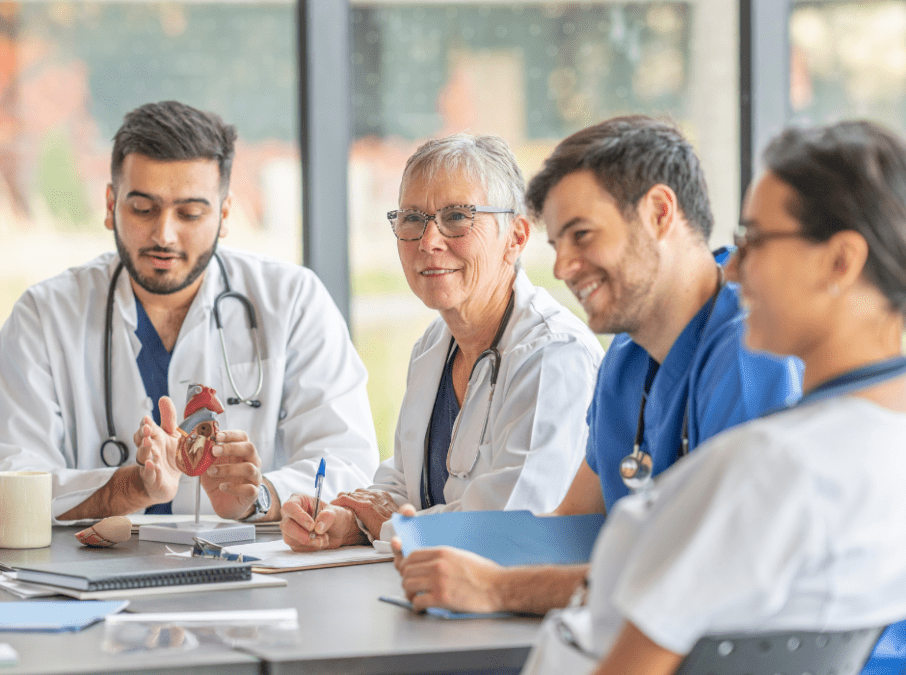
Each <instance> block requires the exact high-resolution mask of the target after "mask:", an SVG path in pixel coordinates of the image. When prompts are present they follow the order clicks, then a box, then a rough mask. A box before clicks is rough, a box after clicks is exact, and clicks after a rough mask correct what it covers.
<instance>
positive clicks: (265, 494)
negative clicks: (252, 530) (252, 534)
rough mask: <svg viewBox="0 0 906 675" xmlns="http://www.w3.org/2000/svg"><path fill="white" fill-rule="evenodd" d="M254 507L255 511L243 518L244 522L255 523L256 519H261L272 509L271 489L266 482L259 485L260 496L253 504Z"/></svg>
mask: <svg viewBox="0 0 906 675" xmlns="http://www.w3.org/2000/svg"><path fill="white" fill-rule="evenodd" d="M252 508H253V511H252V512H251V514H249V515H248V516H246V517H245V518H243V519H242V520H243V522H246V523H254V522H255V521H256V520H261V519H262V518H264V516H266V515H267V512H268V511H270V510H271V491H270V490H268V489H267V485H266V484H265V483H264V482H262V483H261V485H259V486H258V497H257V499H255V502H254V504H252Z"/></svg>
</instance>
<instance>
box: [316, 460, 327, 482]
mask: <svg viewBox="0 0 906 675" xmlns="http://www.w3.org/2000/svg"><path fill="white" fill-rule="evenodd" d="M326 468H327V467H326V465H325V462H324V458H323V457H322V458H321V463H320V464H319V465H318V473H317V475H316V476H315V487H318V483H320V482H321V480H322V479H323V478H324V473H325V470H326Z"/></svg>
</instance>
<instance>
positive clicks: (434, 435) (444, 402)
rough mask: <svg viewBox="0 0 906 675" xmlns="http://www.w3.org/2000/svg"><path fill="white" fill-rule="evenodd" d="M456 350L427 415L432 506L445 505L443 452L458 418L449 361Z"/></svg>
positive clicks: (444, 452)
mask: <svg viewBox="0 0 906 675" xmlns="http://www.w3.org/2000/svg"><path fill="white" fill-rule="evenodd" d="M457 351H459V347H458V346H456V347H454V348H453V352H452V353H451V354H450V356H449V357H448V358H447V364H446V366H444V372H443V375H441V378H440V385H438V387H437V397H436V398H435V399H434V410H433V411H432V412H431V431H430V435H429V437H428V459H429V461H428V485H427V488H428V490H427V491H428V496H429V497H430V498H431V502H432V504H446V503H447V499H446V497H444V486H446V484H447V479H448V478H449V477H450V474H449V473H448V472H447V453H448V452H449V451H450V442H451V441H452V440H453V438H452V436H453V425H454V424H455V422H456V416H457V415H459V401H457V400H456V391H455V390H454V389H453V360H454V359H455V358H456V352H457ZM424 481H425V479H424V476H422V490H421V494H422V508H423V509H426V508H428V504H427V503H425V497H424V495H425V484H424Z"/></svg>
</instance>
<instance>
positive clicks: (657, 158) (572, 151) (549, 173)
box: [526, 115, 714, 241]
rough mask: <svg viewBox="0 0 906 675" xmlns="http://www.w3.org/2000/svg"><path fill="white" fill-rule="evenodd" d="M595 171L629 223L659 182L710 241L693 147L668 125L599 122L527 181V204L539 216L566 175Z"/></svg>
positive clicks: (642, 120)
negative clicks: (647, 194)
mask: <svg viewBox="0 0 906 675" xmlns="http://www.w3.org/2000/svg"><path fill="white" fill-rule="evenodd" d="M582 170H589V171H592V172H593V173H594V174H595V176H596V177H597V179H598V183H599V184H600V185H601V187H602V188H604V190H606V191H607V192H608V194H610V195H611V196H612V197H613V198H614V199H615V200H616V202H617V204H618V205H619V207H620V210H621V211H622V213H623V216H624V217H626V218H627V220H629V219H631V218H633V217H634V215H635V214H634V212H635V209H636V207H637V206H638V204H639V201H640V200H641V199H642V197H644V196H645V194H646V193H647V192H648V190H650V189H651V188H652V187H654V186H655V185H657V184H663V185H666V186H668V187H669V188H670V189H672V190H673V191H674V192H675V193H676V197H677V200H678V201H679V206H680V208H681V209H682V211H683V214H684V215H685V216H686V220H687V221H689V224H690V225H691V226H692V228H693V230H694V231H698V232H699V233H701V235H702V236H703V237H704V239H705V240H706V241H707V239H708V237H709V236H710V235H711V228H712V227H713V226H714V216H713V215H712V214H711V202H710V201H709V199H708V186H707V184H706V183H705V175H704V173H703V172H702V169H701V166H700V165H699V162H698V157H697V156H696V155H695V151H694V150H693V149H692V145H691V144H690V143H689V141H687V140H686V139H685V137H684V136H683V135H682V134H681V133H680V132H679V130H678V129H677V128H676V127H675V126H674V125H673V124H670V123H668V122H662V121H660V120H656V119H653V118H651V117H647V116H645V115H631V116H628V117H615V118H613V119H610V120H607V121H605V122H601V123H600V124H595V125H594V126H590V127H588V128H586V129H583V130H582V131H578V132H576V133H574V134H573V135H572V136H570V137H569V138H567V139H566V140H564V141H563V142H561V143H560V145H558V146H557V147H556V148H555V149H554V152H553V154H552V155H551V156H550V157H548V158H547V160H545V162H544V166H543V167H542V169H541V171H540V172H539V173H538V175H537V176H535V177H534V178H533V179H532V180H531V182H530V183H529V187H528V193H527V194H526V200H527V201H528V206H529V209H530V210H531V211H532V214H533V215H534V216H535V217H536V218H537V217H538V216H539V215H540V214H541V212H542V211H543V210H544V202H545V200H546V199H547V195H548V193H549V192H550V191H551V190H552V189H553V187H554V186H555V185H556V184H557V183H559V182H560V181H561V180H562V179H563V178H564V177H565V176H566V175H567V174H570V173H573V172H575V171H582Z"/></svg>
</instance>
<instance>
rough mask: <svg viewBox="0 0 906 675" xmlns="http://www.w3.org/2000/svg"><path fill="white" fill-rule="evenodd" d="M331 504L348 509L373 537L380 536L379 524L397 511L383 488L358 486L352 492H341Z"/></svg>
mask: <svg viewBox="0 0 906 675" xmlns="http://www.w3.org/2000/svg"><path fill="white" fill-rule="evenodd" d="M331 504H333V505H334V506H342V507H344V508H347V509H350V510H351V511H352V512H353V513H355V515H356V516H358V518H359V520H361V521H362V524H364V525H365V527H367V528H368V532H370V533H371V536H372V537H374V538H375V539H380V538H381V526H382V525H383V524H384V523H385V522H386V521H388V520H390V516H392V515H393V514H394V513H396V512H397V511H399V507H398V506H397V505H396V502H395V501H393V498H392V497H391V496H390V494H389V493H387V492H384V491H383V490H362V489H361V488H360V489H358V490H354V491H353V492H341V493H340V494H339V496H338V497H337V498H336V499H334V500H333V501H332V502H331Z"/></svg>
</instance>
